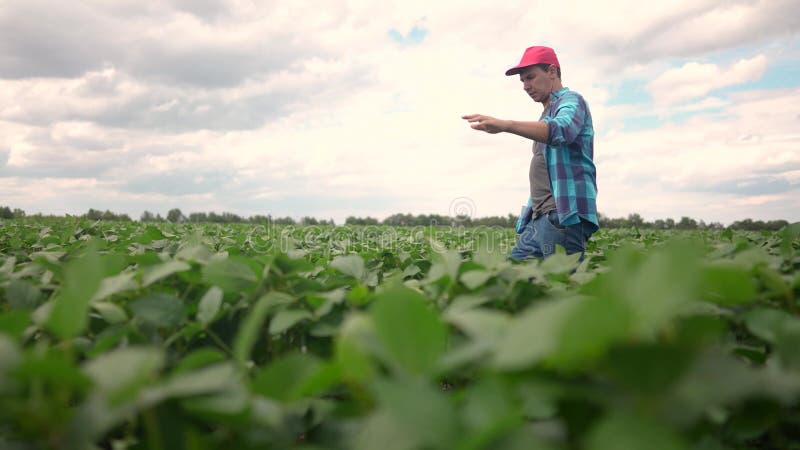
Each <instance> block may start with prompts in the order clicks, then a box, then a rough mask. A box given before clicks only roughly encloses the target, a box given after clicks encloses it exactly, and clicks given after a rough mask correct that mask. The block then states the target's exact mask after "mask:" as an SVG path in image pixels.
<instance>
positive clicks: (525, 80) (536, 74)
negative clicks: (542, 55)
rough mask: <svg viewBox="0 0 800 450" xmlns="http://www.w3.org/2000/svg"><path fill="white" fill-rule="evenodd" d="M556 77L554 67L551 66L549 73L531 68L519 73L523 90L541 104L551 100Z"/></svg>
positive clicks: (534, 67)
mask: <svg viewBox="0 0 800 450" xmlns="http://www.w3.org/2000/svg"><path fill="white" fill-rule="evenodd" d="M555 77H556V74H555V70H554V69H553V66H550V70H547V71H545V70H542V69H540V68H539V67H536V66H530V67H527V68H525V69H524V70H523V71H522V72H520V73H519V79H520V81H522V88H523V89H525V92H526V93H527V94H528V95H530V97H531V98H532V99H533V100H534V101H536V102H539V103H545V102H546V101H547V99H548V98H550V92H552V90H553V83H554V81H555Z"/></svg>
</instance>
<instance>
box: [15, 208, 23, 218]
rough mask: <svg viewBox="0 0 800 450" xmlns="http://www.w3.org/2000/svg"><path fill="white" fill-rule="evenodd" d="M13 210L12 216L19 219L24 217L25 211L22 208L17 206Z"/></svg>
mask: <svg viewBox="0 0 800 450" xmlns="http://www.w3.org/2000/svg"><path fill="white" fill-rule="evenodd" d="M13 212H14V218H16V219H21V218H23V217H25V211H23V210H21V209H19V208H14V211H13Z"/></svg>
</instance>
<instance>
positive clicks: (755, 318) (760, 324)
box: [744, 308, 792, 344]
mask: <svg viewBox="0 0 800 450" xmlns="http://www.w3.org/2000/svg"><path fill="white" fill-rule="evenodd" d="M790 320H792V316H791V315H789V314H788V313H786V312H784V311H780V310H777V309H768V308H759V309H754V310H752V311H749V312H747V313H746V314H745V315H744V323H745V325H746V326H747V329H748V330H750V332H751V333H753V334H754V335H755V336H757V337H759V338H761V339H763V340H764V341H766V342H769V343H770V344H774V343H775V342H777V340H778V336H779V335H780V331H781V330H782V329H783V327H784V324H785V323H786V322H788V321H790Z"/></svg>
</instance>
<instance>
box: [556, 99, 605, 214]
mask: <svg viewBox="0 0 800 450" xmlns="http://www.w3.org/2000/svg"><path fill="white" fill-rule="evenodd" d="M542 121H543V122H545V123H546V124H547V129H548V132H549V133H548V139H547V145H546V146H545V148H544V158H545V160H546V161H547V171H548V172H549V174H550V188H551V189H552V190H553V199H555V201H556V210H557V212H558V221H559V222H560V223H561V224H562V225H574V224H576V223H579V222H580V219H586V220H588V221H589V222H591V223H593V224H595V225H596V226H597V227H598V228H599V227H600V223H599V222H598V220H597V175H596V173H597V170H596V169H595V166H594V162H593V159H594V128H593V127H592V114H591V113H590V112H589V105H587V104H586V100H584V99H583V97H582V96H581V95H580V94H578V93H577V92H573V91H570V90H569V89H567V88H561V89H559V90H558V91H556V92H553V93H552V94H550V106H549V109H548V112H547V115H546V116H545V117H544V119H542Z"/></svg>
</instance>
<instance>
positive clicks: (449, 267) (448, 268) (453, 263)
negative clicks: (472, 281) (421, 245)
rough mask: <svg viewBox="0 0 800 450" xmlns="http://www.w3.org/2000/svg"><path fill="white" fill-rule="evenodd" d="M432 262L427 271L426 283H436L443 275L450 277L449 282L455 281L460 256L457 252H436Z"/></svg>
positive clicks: (459, 264)
mask: <svg viewBox="0 0 800 450" xmlns="http://www.w3.org/2000/svg"><path fill="white" fill-rule="evenodd" d="M433 260H434V263H433V265H431V268H430V270H428V276H427V280H428V282H431V283H433V282H436V281H438V280H440V279H441V278H442V277H444V276H445V275H446V276H449V277H450V281H455V280H456V279H457V277H458V268H459V267H460V266H461V254H460V253H459V252H458V251H457V250H446V251H442V252H436V253H435V254H434V257H433Z"/></svg>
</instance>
